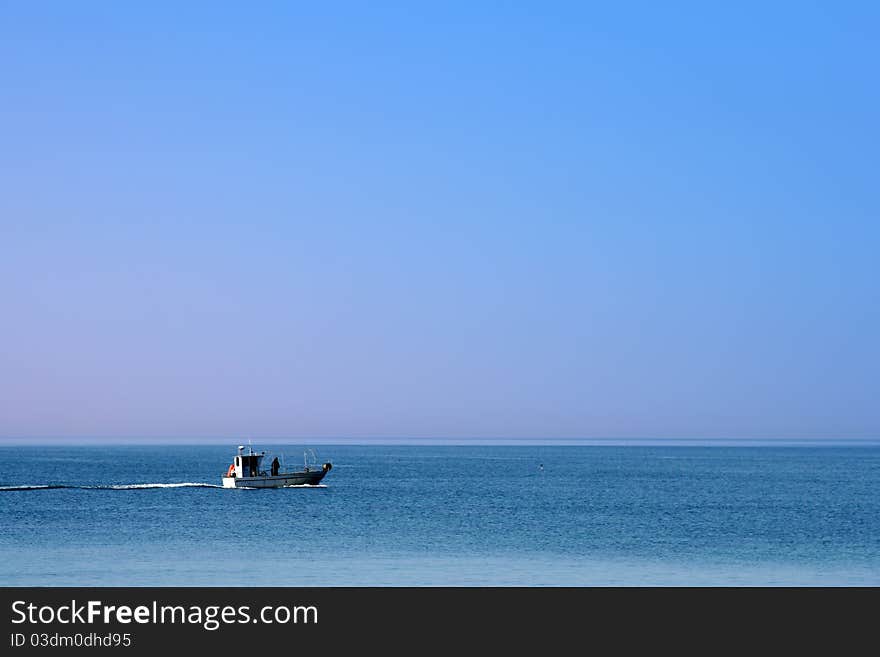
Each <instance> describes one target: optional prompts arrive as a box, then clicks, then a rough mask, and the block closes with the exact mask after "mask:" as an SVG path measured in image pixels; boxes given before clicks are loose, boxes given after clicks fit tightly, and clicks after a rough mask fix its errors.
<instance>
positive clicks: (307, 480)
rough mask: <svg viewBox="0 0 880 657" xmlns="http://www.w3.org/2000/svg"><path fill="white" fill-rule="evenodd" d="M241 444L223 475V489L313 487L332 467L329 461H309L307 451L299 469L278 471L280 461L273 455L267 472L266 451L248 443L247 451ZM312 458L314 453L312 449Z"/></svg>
mask: <svg viewBox="0 0 880 657" xmlns="http://www.w3.org/2000/svg"><path fill="white" fill-rule="evenodd" d="M244 449H245V448H244V445H239V446H238V454H236V455H235V458H234V459H233V461H232V464H231V465H230V466H229V469H228V470H227V471H226V474H225V475H224V476H223V477H222V480H223V487H224V488H284V487H285V486H314V485H315V484H317V483H318V482H320V481H321V480H322V479H323V478H324V477H325V476H326V475H327V473H328V472H330V469H331V468H332V467H333V465H332V464H331V463H324V464H323V465H321V466H317V465H315V464H310V463H309V459H308V453H309V452H308V451H307V452H306V453H305V456H304V459H303V460H304V463H303V469H302V470H293V471H290V472H281V467H282V466H281V464H280V462H279V461H278V458H277V457H276V458H275V459H274V460H273V461H272V464H271V466H270V467H269V472H266V471H265V470H263V459H264V458H265V457H266V452H265V451H263V452H255V451H254V450H253V449H252V448H251V447H250V446H248V448H247V453H245V451H244ZM312 457H313V460H315V459H314V452H312Z"/></svg>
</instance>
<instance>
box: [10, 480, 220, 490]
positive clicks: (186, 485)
mask: <svg viewBox="0 0 880 657" xmlns="http://www.w3.org/2000/svg"><path fill="white" fill-rule="evenodd" d="M62 488H63V489H68V490H144V489H148V488H223V486H218V485H217V484H209V483H205V482H198V481H185V482H181V483H174V484H159V483H155V484H114V485H108V486H72V485H67V484H23V485H21V486H0V491H25V490H54V489H62Z"/></svg>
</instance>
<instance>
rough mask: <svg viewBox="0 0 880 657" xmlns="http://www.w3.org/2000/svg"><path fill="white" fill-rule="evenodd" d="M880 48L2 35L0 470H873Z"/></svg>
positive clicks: (145, 16) (738, 40) (553, 34)
mask: <svg viewBox="0 0 880 657" xmlns="http://www.w3.org/2000/svg"><path fill="white" fill-rule="evenodd" d="M878 19H880V7H878V6H876V5H874V4H872V3H852V4H850V3H848V4H847V6H838V5H833V6H832V5H827V6H824V7H823V6H804V5H802V4H800V3H774V4H772V5H767V4H765V3H745V4H743V3H737V4H735V5H729V6H707V5H704V4H701V3H684V4H683V5H676V6H667V5H660V4H654V3H647V2H642V3H636V4H635V6H630V5H627V6H616V5H607V6H587V5H584V4H582V3H576V2H560V3H553V4H552V5H550V6H545V5H540V6H539V5H532V6H530V7H526V6H523V7H513V6H508V7H503V8H501V7H498V6H495V5H492V4H487V5H480V4H479V3H456V2H452V3H443V4H441V5H439V6H410V5H409V4H406V3H402V4H395V3H378V4H372V3H371V4H370V5H369V6H363V5H358V4H355V3H351V4H345V3H343V4H342V5H334V6H333V7H328V6H324V5H315V6H294V5H291V4H289V3H281V2H267V3H261V4H260V5H259V6H245V5H235V4H233V5H229V6H225V5H223V4H222V3H211V4H205V5H201V4H200V3H193V4H190V3H186V4H183V5H181V4H180V3H167V2H155V3H148V4H123V3H90V2H86V3H27V2H4V3H3V4H2V6H0V56H2V58H3V60H4V61H5V62H7V64H8V65H7V66H4V67H2V69H0V88H2V89H3V92H2V93H3V99H4V102H2V103H0V119H2V125H3V128H2V138H3V145H4V147H3V148H2V149H0V169H2V171H3V193H2V194H0V256H2V257H0V312H2V320H0V437H5V438H2V439H0V440H3V441H5V442H7V443H8V442H10V441H12V440H19V441H24V442H31V443H34V444H36V443H39V442H40V441H46V440H48V439H49V438H48V437H52V439H53V440H60V441H66V440H70V441H73V442H75V441H77V440H79V441H82V440H86V439H88V438H87V437H90V436H91V437H93V438H92V439H94V440H98V441H100V440H103V441H108V442H109V441H114V440H115V441H123V442H137V441H138V440H143V439H144V438H143V437H145V436H149V437H150V439H151V440H154V441H155V440H167V441H174V440H193V438H189V439H187V438H186V436H202V437H210V436H245V437H247V436H252V437H253V440H254V441H255V442H257V441H260V440H262V441H264V442H265V441H266V440H269V439H270V438H269V437H271V436H284V435H290V434H293V435H296V436H307V437H309V438H303V440H308V441H310V442H312V443H315V442H316V441H322V440H331V439H334V437H339V436H347V437H349V439H350V440H361V441H368V440H372V441H376V440H392V438H390V437H391V436H397V437H401V438H396V439H393V440H402V439H406V438H405V437H406V436H423V437H425V438H420V439H419V440H429V439H432V440H446V441H453V442H454V441H469V440H472V441H475V442H479V441H487V440H491V437H496V439H498V438H497V437H503V436H512V437H514V438H508V440H517V439H518V438H515V437H517V436H537V437H540V436H554V438H552V439H548V440H557V441H571V440H618V441H630V442H632V441H639V440H648V439H645V438H643V437H644V436H653V437H655V438H653V439H652V440H703V441H712V440H759V441H772V440H779V441H815V440H821V441H864V440H868V441H871V440H875V439H876V438H877V437H878V436H880V404H878V403H877V389H878V385H877V374H878V372H880V344H878V343H880V341H878V336H880V303H878V300H880V296H878V281H880V265H878V257H877V254H878V252H880V221H878V217H880V202H878V194H877V173H876V172H877V166H876V159H877V152H878V146H880V139H878V123H877V117H878V116H880V86H878V85H877V84H876V82H875V78H876V71H875V68H876V62H877V61H880V44H878V41H877V39H876V38H875V34H874V32H873V31H872V30H871V28H870V26H872V25H877V24H878ZM261 436H262V437H263V438H260V437H261ZM429 436H431V437H433V438H427V437H429ZM583 436H602V437H604V438H583ZM381 437H384V438H381ZM731 437H733V438H731ZM205 439H206V440H209V439H210V438H205ZM337 439H338V438H337ZM501 439H503V438H501ZM236 440H240V438H238V439H237V438H231V441H233V442H235V441H236ZM409 440H415V438H411V439H409ZM525 440H528V438H525ZM531 440H538V439H537V438H531Z"/></svg>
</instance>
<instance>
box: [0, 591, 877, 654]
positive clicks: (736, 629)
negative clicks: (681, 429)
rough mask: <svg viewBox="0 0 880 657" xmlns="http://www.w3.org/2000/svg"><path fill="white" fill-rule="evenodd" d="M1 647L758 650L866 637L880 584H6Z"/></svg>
mask: <svg viewBox="0 0 880 657" xmlns="http://www.w3.org/2000/svg"><path fill="white" fill-rule="evenodd" d="M0 593H2V603H0V604H2V607H3V612H2V618H3V632H4V634H3V636H2V645H3V646H4V648H3V650H2V654H4V655H6V654H8V655H15V654H25V653H32V652H36V651H39V652H43V651H51V652H53V653H54V654H69V653H73V654H82V653H85V652H88V653H94V652H96V651H97V652H100V653H101V654H110V653H119V654H129V655H136V654H156V653H157V652H158V651H164V650H167V649H169V647H175V646H176V647H186V648H188V649H194V650H197V651H198V653H199V655H204V654H206V653H205V651H218V654H222V653H223V652H225V651H230V650H232V651H236V652H237V653H239V654H247V655H255V654H258V653H262V652H266V651H271V652H275V651H280V652H283V653H284V654H289V653H297V652H309V653H310V654H340V653H342V652H346V653H347V654H348V653H351V651H355V652H354V653H351V654H360V653H364V652H366V653H368V654H371V655H372V654H385V653H392V654H414V653H420V652H431V653H432V654H433V652H435V651H442V652H448V651H451V650H455V651H457V652H464V653H466V654H470V653H473V652H475V651H476V650H478V649H480V650H486V649H491V650H492V654H495V653H496V652H497V651H498V650H501V649H504V650H516V651H517V653H520V652H522V651H529V652H531V651H538V652H540V653H546V652H547V651H548V650H554V651H557V650H563V649H564V650H566V652H568V651H570V650H571V649H576V650H577V652H578V653H580V652H584V651H586V652H589V651H592V650H593V649H595V648H598V647H599V646H600V645H604V646H609V645H611V646H613V647H615V648H616V649H618V650H629V649H645V648H648V649H651V650H652V651H653V650H658V649H661V648H662V649H677V648H684V647H691V648H698V649H699V648H704V649H705V650H706V651H710V652H711V651H714V650H715V649H718V648H722V647H724V648H730V647H738V648H740V649H750V650H764V649H766V648H768V647H770V646H772V645H776V646H778V647H780V648H783V647H789V648H790V647H791V646H792V645H793V644H795V643H800V642H804V643H806V644H809V646H810V647H812V648H816V647H818V646H819V645H821V644H822V642H825V644H826V646H827V647H828V648H834V649H835V650H839V649H840V648H842V647H843V646H845V645H847V644H849V643H854V642H856V641H858V640H863V638H864V639H869V640H872V638H873V637H870V635H869V632H870V631H872V630H871V628H872V624H873V621H874V619H875V616H876V612H875V611H874V610H875V609H876V608H877V605H876V603H877V602H878V589H747V588H738V589H708V588H707V589H671V588H662V589H661V588H658V589H637V588H621V589H614V588H607V589H606V588H595V589H594V588H226V589H223V588H5V589H2V590H0Z"/></svg>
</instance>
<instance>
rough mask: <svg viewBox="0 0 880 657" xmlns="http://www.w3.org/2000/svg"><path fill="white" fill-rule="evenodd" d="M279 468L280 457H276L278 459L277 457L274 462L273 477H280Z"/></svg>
mask: <svg viewBox="0 0 880 657" xmlns="http://www.w3.org/2000/svg"><path fill="white" fill-rule="evenodd" d="M279 467H280V466H279V464H278V457H277V456H276V457H275V460H273V461H272V476H273V477H277V476H278V468H279Z"/></svg>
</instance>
